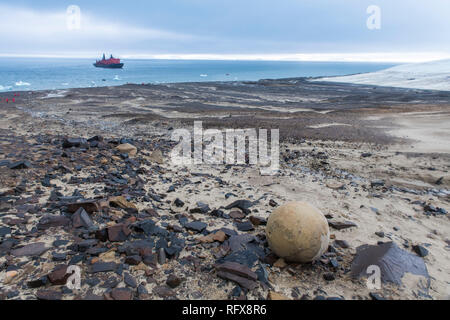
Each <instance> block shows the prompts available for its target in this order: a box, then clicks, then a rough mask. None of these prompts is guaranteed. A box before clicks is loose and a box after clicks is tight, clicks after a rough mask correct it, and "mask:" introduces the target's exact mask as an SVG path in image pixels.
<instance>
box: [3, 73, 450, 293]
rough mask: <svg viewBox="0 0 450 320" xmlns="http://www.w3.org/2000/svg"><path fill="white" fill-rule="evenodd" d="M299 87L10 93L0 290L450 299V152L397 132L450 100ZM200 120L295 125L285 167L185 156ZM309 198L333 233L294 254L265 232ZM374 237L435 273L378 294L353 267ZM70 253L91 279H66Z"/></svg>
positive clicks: (412, 276)
mask: <svg viewBox="0 0 450 320" xmlns="http://www.w3.org/2000/svg"><path fill="white" fill-rule="evenodd" d="M293 81H294V80H292V79H289V80H279V81H262V82H257V83H240V84H235V83H203V84H173V85H161V86H153V85H151V86H150V85H148V86H135V85H128V86H122V87H114V88H112V87H110V88H90V89H71V90H67V91H64V92H56V93H55V92H53V93H52V92H24V93H21V94H20V96H18V97H17V99H16V101H15V102H14V103H8V104H5V103H4V102H3V103H2V104H1V107H2V108H1V113H2V119H1V120H0V140H1V144H0V150H1V156H0V181H1V188H0V298H1V299H41V300H53V299H66V300H71V299H89V300H92V299H100V300H102V299H106V300H131V299H146V300H147V299H219V300H223V299H239V300H243V299H294V300H298V299H332V300H334V299H448V298H449V292H448V286H449V283H450V278H449V274H450V269H449V268H450V267H449V266H450V239H449V238H448V234H449V232H448V231H449V230H450V221H449V218H448V217H449V216H448V210H449V200H450V180H449V175H448V170H449V169H450V161H449V159H450V150H449V152H425V151H422V150H420V149H419V147H417V148H415V149H411V146H414V143H413V142H411V141H410V140H407V139H403V138H401V137H399V136H395V135H391V134H390V130H393V129H395V128H396V124H395V123H396V122H395V121H397V120H396V119H397V117H398V116H399V115H400V117H408V116H411V115H410V114H411V112H421V111H422V112H427V113H431V112H435V113H437V114H439V115H440V116H441V118H442V119H443V120H442V121H444V122H445V119H447V118H445V117H448V115H449V107H450V103H449V100H448V96H446V95H445V94H444V93H440V92H427V91H420V92H419V91H414V92H411V91H408V90H400V89H395V90H390V89H389V88H387V89H386V88H376V89H374V88H372V87H367V86H361V87H358V86H348V85H340V84H333V85H329V84H326V83H314V84H308V83H305V82H304V81H303V80H295V81H297V82H295V83H294V82H293ZM344 89H345V90H346V91H345V92H344V93H343V91H342V90H344ZM374 91H376V92H377V94H379V95H378V96H377V98H376V99H375V98H374V96H373V92H374ZM363 92H364V94H363ZM4 95H6V94H2V97H3V96H4ZM302 99H303V100H302ZM345 105H346V106H348V107H345ZM339 106H341V107H339ZM306 107H308V108H309V109H308V110H306V111H305V110H303V109H304V108H306ZM194 119H195V120H199V119H200V120H202V121H204V123H205V126H210V127H219V128H226V127H228V126H229V127H238V128H239V127H241V128H245V127H248V126H249V124H251V126H252V127H256V128H259V127H262V128H270V127H276V126H280V128H282V127H284V128H287V129H286V130H284V131H282V132H280V133H281V140H282V143H281V146H280V172H279V174H277V175H276V176H261V175H260V174H259V170H258V167H255V166H253V165H250V164H245V165H234V166H233V165H217V166H210V165H196V166H192V167H188V168H184V169H183V170H181V169H180V168H177V167H174V166H173V165H172V164H171V163H170V158H169V155H168V154H169V152H170V151H171V150H172V148H173V147H174V145H175V143H174V142H173V141H171V139H170V135H171V132H172V131H173V129H174V128H178V127H186V126H192V122H193V120H194ZM337 124H339V125H337ZM443 133H444V134H446V131H445V130H443ZM297 200H303V201H308V202H309V203H311V204H312V205H314V206H315V207H317V208H318V209H320V210H321V211H322V212H323V213H324V215H325V217H326V218H327V221H328V224H329V227H330V231H331V240H330V245H329V248H328V250H327V251H326V252H325V253H324V254H323V255H322V257H321V258H320V259H319V260H317V261H315V262H313V263H308V264H297V263H289V262H287V261H284V260H283V259H280V258H278V257H277V256H276V255H274V253H273V252H271V250H270V248H269V246H268V243H267V239H266V235H265V224H266V221H267V218H268V216H269V215H270V213H271V212H272V211H273V210H274V209H275V208H277V207H278V206H280V205H282V204H284V203H286V202H289V201H297ZM391 242H392V244H389V243H391ZM367 245H369V247H370V246H375V247H376V248H378V247H381V248H385V249H383V250H381V251H382V254H381V253H380V257H379V259H380V260H383V259H384V260H383V261H394V263H398V264H402V263H403V262H405V261H416V260H415V259H419V260H420V261H423V263H424V266H426V267H425V268H426V269H425V271H426V272H425V271H424V270H423V269H421V270H420V272H416V273H414V270H413V271H411V269H407V263H405V269H404V270H403V269H402V268H400V269H401V270H397V269H396V270H393V271H392V273H393V274H392V278H389V277H388V278H389V279H390V280H391V281H384V280H386V279H383V284H382V288H380V289H371V288H368V286H367V283H366V279H365V277H363V276H360V274H356V273H355V272H356V271H355V270H356V269H355V263H356V264H357V265H358V266H359V265H361V261H362V260H361V259H363V258H362V257H363V253H361V252H363V251H362V250H363V249H364V248H365V249H367V248H366V247H364V246H367ZM369 249H370V248H369ZM367 250H368V249H367ZM370 250H372V249H370ZM377 250H378V249H377ZM363 260H364V259H363ZM355 261H356V262H355ZM363 262H364V261H363ZM362 264H363V265H364V263H362ZM416 264H417V263H416ZM74 265H75V266H78V267H79V268H80V270H81V289H79V290H77V289H73V290H72V289H69V288H68V287H67V286H66V285H65V284H66V281H67V279H68V276H69V274H68V273H67V268H68V267H69V266H74ZM399 274H400V275H401V277H400V279H401V281H400V282H397V283H396V282H395V281H392V279H394V280H395V279H397V278H396V276H398V275H399Z"/></svg>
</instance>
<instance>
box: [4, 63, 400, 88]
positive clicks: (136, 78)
mask: <svg viewBox="0 0 450 320" xmlns="http://www.w3.org/2000/svg"><path fill="white" fill-rule="evenodd" d="M93 62H94V61H93V60H90V59H49V58H48V59H47V58H45V59H42V58H39V59H38V58H0V91H23V90H45V89H64V88H81V87H94V86H112V85H121V84H125V83H139V84H140V83H155V84H156V83H168V82H192V81H194V82H196V81H232V80H238V81H241V80H259V79H275V78H290V77H317V76H337V75H347V74H354V73H364V72H372V71H378V70H382V69H386V68H389V67H391V66H394V64H388V63H359V62H358V63H353V62H351V63H347V62H281V61H210V60H204V61H203V60H123V61H122V62H124V63H125V66H124V68H123V69H100V68H95V67H94V66H93V65H92V63H93Z"/></svg>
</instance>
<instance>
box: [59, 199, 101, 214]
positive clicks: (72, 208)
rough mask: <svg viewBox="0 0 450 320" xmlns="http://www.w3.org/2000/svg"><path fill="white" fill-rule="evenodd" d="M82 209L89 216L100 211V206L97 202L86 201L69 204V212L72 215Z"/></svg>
mask: <svg viewBox="0 0 450 320" xmlns="http://www.w3.org/2000/svg"><path fill="white" fill-rule="evenodd" d="M80 208H83V209H84V210H86V212H87V213H89V214H92V213H94V212H98V211H100V205H99V203H98V201H97V200H84V201H80V202H72V203H68V204H67V211H69V212H70V213H75V212H76V211H77V210H78V209H80Z"/></svg>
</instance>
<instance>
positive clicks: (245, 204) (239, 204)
mask: <svg viewBox="0 0 450 320" xmlns="http://www.w3.org/2000/svg"><path fill="white" fill-rule="evenodd" d="M252 206H253V202H252V201H249V200H236V201H234V202H233V203H230V204H229V205H227V206H226V207H225V209H227V210H229V209H233V208H239V209H241V210H242V212H244V213H245V214H249V213H250V210H249V209H250V208H251V207H252Z"/></svg>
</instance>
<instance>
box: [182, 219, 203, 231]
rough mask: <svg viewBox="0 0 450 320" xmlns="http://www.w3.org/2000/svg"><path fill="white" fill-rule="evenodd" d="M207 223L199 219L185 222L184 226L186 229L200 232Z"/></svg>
mask: <svg viewBox="0 0 450 320" xmlns="http://www.w3.org/2000/svg"><path fill="white" fill-rule="evenodd" d="M207 226H208V225H207V224H206V223H204V222H201V221H192V222H189V223H186V225H185V226H184V227H185V228H186V229H188V230H192V231H196V232H202V231H203V230H205V228H206V227H207Z"/></svg>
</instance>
